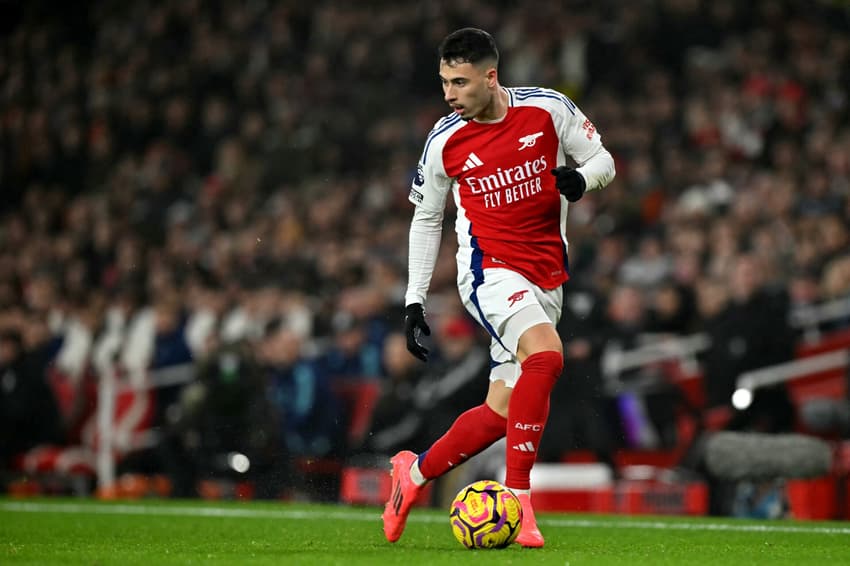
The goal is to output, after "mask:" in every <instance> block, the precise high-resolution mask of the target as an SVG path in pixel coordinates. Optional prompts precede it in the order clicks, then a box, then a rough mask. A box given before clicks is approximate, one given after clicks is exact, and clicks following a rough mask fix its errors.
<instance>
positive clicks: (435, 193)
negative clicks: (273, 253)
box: [383, 28, 614, 547]
mask: <svg viewBox="0 0 850 566" xmlns="http://www.w3.org/2000/svg"><path fill="white" fill-rule="evenodd" d="M439 55H440V71H439V75H440V81H441V82H442V85H443V93H444V98H445V100H446V102H447V103H448V104H449V106H450V107H451V109H452V112H451V114H449V115H448V116H446V117H444V118H442V119H441V120H439V121H438V122H437V123H436V125H435V126H434V128H433V130H431V133H430V134H429V135H428V138H427V140H426V141H425V149H424V151H423V153H422V157H421V159H420V162H419V167H418V170H417V174H416V178H415V179H414V181H413V184H412V187H411V190H410V196H409V198H410V200H411V201H412V202H413V204H414V205H416V207H415V211H414V213H413V219H412V221H411V225H410V240H409V267H408V269H409V274H408V275H409V280H408V287H407V293H406V297H405V304H406V307H405V332H406V335H407V348H408V350H410V352H411V353H412V354H413V355H414V356H416V357H417V358H419V359H421V360H422V361H427V359H428V350H427V349H426V348H425V347H424V346H423V345H422V344H421V343H420V342H419V335H420V333H423V334H425V335H429V334H430V328H429V327H428V324H427V322H426V321H425V310H424V307H423V305H424V303H425V298H426V294H427V291H428V288H429V285H430V281H431V275H432V272H433V269H434V265H435V262H436V256H437V250H438V249H439V247H440V246H439V244H440V238H441V228H442V220H443V212H444V208H445V202H446V197H447V196H448V194H449V192H451V193H452V196H453V198H454V200H455V203H456V204H457V209H458V212H457V221H456V225H455V227H456V230H457V238H458V252H457V265H458V276H457V281H458V290H459V292H460V295H461V298H462V300H463V302H464V305H465V307H466V309H467V310H468V311H469V312H470V313H471V314H472V316H473V317H474V318H475V319H476V320H477V321H478V322H479V323H480V324H481V325H482V326H483V327H484V328H485V329H486V330H487V332H488V333H489V334H490V336H491V337H492V340H491V346H490V356H491V358H492V361H491V365H492V371H491V373H490V386H489V390H488V393H487V397H486V399H485V401H484V402H483V403H482V404H481V405H478V406H477V407H473V408H472V409H469V410H468V411H466V412H465V413H463V414H461V415H460V416H459V417H458V418H457V420H456V421H455V422H454V424H452V426H451V427H450V428H449V430H448V431H447V432H446V433H445V434H444V435H443V436H442V437H441V438H439V439H438V440H437V441H436V442H435V443H434V444H433V445H431V447H430V448H429V449H428V450H426V451H424V452H422V453H421V454H418V455H417V454H414V453H413V452H410V451H402V452H399V453H398V454H396V455H395V456H393V457H392V459H391V463H392V477H393V481H392V491H391V495H390V499H389V501H387V504H386V507H385V509H384V512H383V522H384V534H385V535H386V537H387V540H389V541H390V542H395V541H397V540H398V539H399V537H401V535H402V532H403V531H404V527H405V523H406V521H407V516H408V514H409V512H410V508H411V506H412V505H413V503H414V501H415V500H416V498H417V497H418V495H419V494H420V492H421V490H422V487H423V486H424V485H425V483H426V482H428V481H429V480H431V479H434V478H437V477H439V476H441V475H442V474H444V473H446V472H447V471H448V470H449V469H451V468H452V467H454V466H457V465H459V464H461V463H462V462H464V461H465V460H467V459H468V458H470V457H472V456H474V455H475V454H478V453H479V452H481V451H482V450H483V449H485V448H486V447H487V446H489V445H490V444H492V443H493V442H495V441H497V440H499V439H500V438H502V437H504V436H507V460H506V465H507V472H506V475H505V485H506V486H507V487H508V488H510V489H511V490H512V491H513V492H514V493H515V494H516V495H517V496H518V497H519V499H520V501H521V502H522V507H523V521H522V526H521V529H520V533H519V536H518V538H517V543H519V544H521V545H522V546H525V547H541V546H543V544H544V539H543V536H542V535H541V533H540V531H539V529H538V528H537V522H536V519H535V517H534V510H533V509H532V507H531V486H530V481H529V477H530V473H531V468H532V466H533V464H534V460H535V458H536V455H537V449H538V446H539V443H540V438H541V436H542V434H543V427H544V426H545V424H546V420H547V417H548V414H549V394H550V392H551V390H552V387H553V385H554V384H555V381H556V380H557V379H558V377H559V375H560V374H561V371H562V368H563V347H562V344H561V339H560V337H559V335H558V332H557V331H556V329H555V325H556V323H557V321H558V319H559V318H560V315H561V305H562V301H563V295H562V285H563V283H564V282H565V281H566V280H567V279H568V273H567V241H566V235H565V233H566V217H567V202H568V201H569V202H575V201H577V200H578V199H580V198H581V197H582V195H583V194H584V193H585V191H586V190H592V189H599V188H602V187H604V186H605V185H607V184H608V183H609V182H610V181H611V179H613V177H614V160H613V159H612V157H611V155H610V154H609V153H608V151H607V150H606V149H605V148H604V147H603V146H602V142H601V140H600V136H599V132H597V131H596V128H595V127H594V126H593V124H592V123H591V122H590V120H588V119H587V118H586V117H585V116H584V114H582V112H581V111H580V110H579V109H578V108H577V107H576V105H575V104H574V103H573V102H572V101H571V100H570V99H569V98H567V97H566V96H564V95H562V94H560V93H558V92H556V91H554V90H549V89H545V88H505V87H503V86H501V85H500V84H499V76H498V62H499V53H498V50H497V48H496V43H495V41H494V40H493V38H492V37H491V36H490V34H488V33H487V32H485V31H483V30H480V29H474V28H464V29H460V30H457V31H455V32H453V33H451V34H449V35H448V36H447V37H446V38H445V39H444V40H443V42H442V43H441V45H440V48H439ZM568 157H570V158H571V159H572V160H573V161H574V162H575V163H576V164H578V167H577V168H572V167H570V166H569V165H568V164H567V158H568Z"/></svg>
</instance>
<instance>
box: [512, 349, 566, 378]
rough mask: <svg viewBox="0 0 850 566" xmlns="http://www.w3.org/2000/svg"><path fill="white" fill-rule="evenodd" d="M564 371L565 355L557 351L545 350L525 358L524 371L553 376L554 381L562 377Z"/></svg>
mask: <svg viewBox="0 0 850 566" xmlns="http://www.w3.org/2000/svg"><path fill="white" fill-rule="evenodd" d="M563 369H564V355H563V354H562V353H561V352H559V351H555V350H544V351H542V352H537V353H535V354H532V355H530V356H528V357H527V358H525V361H524V362H522V371H523V372H526V371H535V372H540V373H545V374H547V375H551V376H552V377H553V378H554V379H557V378H558V377H560V375H561V372H562V371H563Z"/></svg>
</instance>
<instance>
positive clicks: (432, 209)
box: [405, 122, 454, 305]
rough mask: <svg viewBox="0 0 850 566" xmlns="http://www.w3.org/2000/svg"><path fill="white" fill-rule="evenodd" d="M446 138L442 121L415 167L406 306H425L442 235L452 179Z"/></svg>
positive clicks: (433, 132)
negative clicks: (447, 164) (446, 165)
mask: <svg viewBox="0 0 850 566" xmlns="http://www.w3.org/2000/svg"><path fill="white" fill-rule="evenodd" d="M446 137H447V130H446V128H445V127H442V128H441V122H438V123H437V126H435V127H434V129H433V130H432V131H431V134H430V135H429V136H428V140H427V141H426V144H425V150H424V151H423V152H422V157H421V159H420V160H419V164H418V166H417V168H416V177H415V178H414V179H413V184H412V185H411V187H410V195H409V197H408V198H409V200H410V202H412V203H413V204H415V205H416V209H415V210H414V212H413V218H412V220H411V221H410V235H409V241H408V258H407V259H408V263H407V266H408V280H407V292H406V293H405V305H410V304H414V303H419V304H425V297H426V296H427V295H428V287H429V286H430V284H431V276H432V274H433V272H434V266H435V265H436V263H437V253H438V252H439V250H440V241H441V239H442V235H443V214H444V211H445V206H446V196H447V195H448V193H449V191H450V190H451V187H452V183H453V182H454V181H453V179H451V178H449V177H448V175H446V171H445V168H444V166H443V158H442V148H443V144H444V142H445V139H446Z"/></svg>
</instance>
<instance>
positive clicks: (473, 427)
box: [382, 347, 516, 542]
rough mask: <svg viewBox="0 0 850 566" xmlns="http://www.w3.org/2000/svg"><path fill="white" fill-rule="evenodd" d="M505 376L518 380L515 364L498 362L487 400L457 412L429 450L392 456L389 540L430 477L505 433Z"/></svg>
mask: <svg viewBox="0 0 850 566" xmlns="http://www.w3.org/2000/svg"><path fill="white" fill-rule="evenodd" d="M492 350H493V347H491V351H492ZM505 377H507V378H508V379H509V380H510V381H511V382H513V381H515V379H516V370H515V369H514V365H513V364H508V365H506V366H502V365H496V366H495V367H494V368H493V369H492V370H491V374H490V388H489V390H488V392H487V398H486V400H485V401H484V403H482V404H481V405H478V406H476V407H473V408H471V409H469V410H467V411H465V412H464V413H462V414H461V415H460V416H458V418H457V419H455V421H454V423H452V426H451V427H449V429H448V430H447V431H446V432H445V434H443V436H441V437H440V438H439V439H437V441H436V442H434V444H432V445H431V446H430V447H429V448H428V449H427V450H425V451H424V452H422V453H421V454H419V455H416V454H414V453H413V452H410V451H402V452H399V453H398V454H396V455H395V456H393V457H392V458H391V459H390V462H391V464H392V471H391V474H392V478H393V480H392V488H391V491H390V499H389V500H388V501H387V503H386V506H385V507H384V513H383V515H382V518H383V522H384V535H385V536H386V538H387V540H388V541H390V542H395V541H397V540H398V539H399V538H400V537H401V535H402V533H403V532H404V528H405V526H406V523H407V516H408V515H409V514H410V509H411V508H412V507H413V504H414V503H415V502H416V499H417V498H418V497H419V495H420V493H421V492H422V488H423V487H424V486H425V484H426V483H427V482H428V481H430V480H432V479H435V478H438V477H440V476H442V475H443V474H445V473H446V472H448V471H449V470H450V469H452V468H454V467H456V466H458V465H460V464H462V463H463V462H465V461H466V460H468V459H469V458H471V457H473V456H475V455H476V454H478V453H480V452H482V451H483V450H484V449H485V448H487V447H488V446H490V445H491V444H493V443H494V442H496V441H497V440H499V439H501V438H502V437H504V436H505V430H506V423H507V420H506V418H505V417H506V416H507V413H508V400H509V398H510V394H511V390H510V389H508V388H507V387H506V386H505V381H504V378H505Z"/></svg>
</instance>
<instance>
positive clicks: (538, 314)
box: [458, 268, 563, 387]
mask: <svg viewBox="0 0 850 566" xmlns="http://www.w3.org/2000/svg"><path fill="white" fill-rule="evenodd" d="M458 291H459V292H460V298H461V300H462V301H463V305H464V306H465V307H466V310H467V311H469V313H470V314H471V315H472V316H473V317H475V319H476V320H477V321H478V322H479V323H480V324H481V326H483V327H484V328H485V329H486V330H487V332H488V333H489V334H490V336H491V341H490V359H491V363H492V366H493V369H492V370H491V372H490V381H496V380H497V379H501V380H503V381H504V382H505V385H507V386H508V387H513V386H514V384H515V383H516V381H517V379H519V373H520V365H519V363H518V361H517V357H516V353H517V344H518V343H519V337H520V336H522V334H523V333H524V332H525V331H526V330H528V329H529V328H531V327H532V326H536V325H538V324H542V323H547V322H548V323H551V324H553V325H556V324H557V323H558V320H559V319H560V317H561V307H562V305H563V289H562V288H561V287H558V288H556V289H548V290H547V289H541V288H540V287H538V286H537V285H535V284H533V283H531V282H530V281H529V280H528V279H526V278H525V277H523V276H522V275H520V274H519V273H517V272H515V271H511V270H509V269H501V268H490V269H485V270H483V277H481V279H480V280H477V279H476V278H475V276H474V275H473V273H470V272H465V273H464V274H463V275H462V276H461V277H459V278H458Z"/></svg>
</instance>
